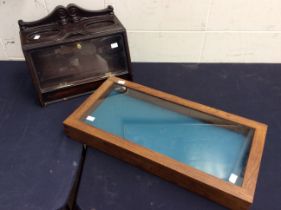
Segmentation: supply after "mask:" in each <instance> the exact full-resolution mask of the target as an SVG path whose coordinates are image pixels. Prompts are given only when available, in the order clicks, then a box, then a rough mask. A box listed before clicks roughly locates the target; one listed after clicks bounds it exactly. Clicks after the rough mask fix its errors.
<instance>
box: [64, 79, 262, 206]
mask: <svg viewBox="0 0 281 210" xmlns="http://www.w3.org/2000/svg"><path fill="white" fill-rule="evenodd" d="M120 81H121V83H122V84H123V83H124V86H125V87H128V88H131V89H134V90H137V91H140V92H143V93H146V94H148V95H152V96H155V97H157V98H161V99H164V100H166V101H170V102H173V103H176V104H179V105H182V106H185V107H188V108H191V109H193V110H197V111H200V112H203V113H206V114H209V115H212V116H215V117H219V118H222V119H225V120H228V121H231V122H234V123H239V124H241V125H244V126H247V127H249V128H253V129H254V135H253V139H252V144H251V147H250V152H249V157H248V161H247V165H246V169H245V173H244V180H243V183H242V186H237V185H234V184H231V183H229V182H226V181H224V180H221V179H219V178H216V177H214V176H211V175H208V174H206V173H204V172H202V171H199V170H197V169H195V168H192V167H190V166H187V165H185V164H183V163H180V162H178V161H176V160H174V159H171V158H169V157H167V156H165V155H162V154H159V153H157V152H153V151H152V150H149V149H146V148H144V147H142V146H139V145H137V144H134V143H132V142H129V141H127V140H125V139H123V138H121V137H118V136H115V135H113V134H110V133H108V132H105V131H103V130H101V129H98V128H95V127H92V126H90V125H87V124H86V123H84V122H82V121H81V120H80V119H81V118H82V116H83V114H84V113H85V112H86V111H87V110H88V109H90V107H92V105H93V104H95V103H97V102H98V100H99V99H100V98H101V97H103V96H104V95H105V94H106V93H107V90H109V89H110V88H111V87H112V85H113V84H116V83H120ZM64 129H65V132H66V134H67V135H68V136H70V137H71V138H73V139H75V140H78V141H80V142H82V143H85V144H87V145H89V146H91V147H94V148H97V149H99V150H101V151H103V152H105V153H107V154H110V155H112V156H114V157H117V158H119V159H122V160H124V161H126V162H129V163H131V164H134V165H136V166H139V167H141V168H143V169H144V170H146V171H148V172H150V173H153V174H155V175H158V176H160V177H162V178H164V179H166V180H169V181H172V182H174V183H176V184H178V185H180V186H182V187H185V188H186V189H188V190H191V191H193V192H196V193H198V194H200V195H202V196H204V197H207V198H208V199H211V200H213V201H215V202H217V203H219V204H221V205H223V206H225V207H228V208H230V209H248V208H249V207H250V206H251V204H252V203H253V198H254V193H255V188H256V183H257V178H258V172H259V167H260V161H261V158H262V152H263V147H264V143H265V136H266V131H267V125H265V124H263V123H259V122H256V121H253V120H249V119H246V118H244V117H240V116H237V115H234V114H230V113H227V112H224V111H221V110H217V109H214V108H211V107H208V106H205V105H202V104H199V103H196V102H192V101H189V100H185V99H182V98H179V97H177V96H174V95H170V94H167V93H164V92H161V91H158V90H155V89H152V88H148V87H145V86H142V85H139V84H136V83H133V82H129V81H125V80H123V79H120V78H117V77H110V78H108V79H107V80H106V81H105V82H104V83H103V84H102V85H101V86H100V88H99V89H98V90H97V91H96V92H95V93H93V94H92V95H91V96H90V97H89V98H88V99H87V100H86V101H85V102H84V103H83V104H82V105H81V106H80V107H79V108H78V109H77V110H75V111H74V112H73V113H72V114H71V115H70V116H69V117H68V118H67V119H66V120H65V121H64Z"/></svg>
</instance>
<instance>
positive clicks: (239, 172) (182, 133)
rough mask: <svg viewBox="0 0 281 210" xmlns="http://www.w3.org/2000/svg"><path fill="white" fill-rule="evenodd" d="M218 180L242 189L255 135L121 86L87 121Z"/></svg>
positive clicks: (220, 120) (97, 106)
mask: <svg viewBox="0 0 281 210" xmlns="http://www.w3.org/2000/svg"><path fill="white" fill-rule="evenodd" d="M81 120H82V121H83V122H85V123H87V124H89V125H91V126H94V127H97V128H100V129H102V130H105V131H107V132H109V133H112V134H115V135H117V136H120V137H122V138H125V139H126V140H128V141H131V142H134V143H136V144H139V145H141V146H143V147H146V148H148V149H151V150H153V151H155V152H158V153H161V154H163V155H166V156H168V157H170V158H173V159H175V160H177V161H180V162H182V163H184V164H186V165H189V166H192V167H194V168H196V169H199V170H201V171H203V172H205V173H208V174H210V175H213V176H215V177H217V178H220V179H223V180H225V181H228V182H231V183H233V184H236V185H241V184H242V181H243V175H244V169H245V165H246V162H247V159H248V153H249V148H250V143H251V140H252V136H253V130H252V129H250V128H247V127H244V126H241V125H238V124H235V123H232V122H229V121H226V120H223V119H220V118H217V117H213V116H210V115H208V114H204V113H202V112H198V111H195V110H192V109H189V108H186V107H183V106H180V105H177V104H174V103H171V102H168V101H165V100H162V99H160V98H157V97H153V96H150V95H147V94H144V93H141V92H138V91H135V90H133V89H129V88H126V87H124V86H121V85H117V84H116V85H114V86H113V87H112V88H111V89H110V91H109V92H108V93H107V95H106V96H105V97H104V98H102V99H101V100H100V101H99V102H98V103H97V104H96V105H94V106H93V107H92V108H91V109H90V110H88V112H87V113H85V115H84V116H83V118H82V119H81Z"/></svg>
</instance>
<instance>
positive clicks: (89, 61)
mask: <svg viewBox="0 0 281 210" xmlns="http://www.w3.org/2000/svg"><path fill="white" fill-rule="evenodd" d="M31 56H32V60H33V65H34V66H35V69H36V71H37V75H38V78H39V81H40V88H41V90H42V92H48V91H53V90H58V89H61V88H66V87H69V86H74V85H80V84H83V83H88V82H92V81H97V80H101V79H103V78H106V77H107V76H108V75H111V74H113V75H123V74H127V73H128V72H129V67H128V64H127V55H126V50H125V45H124V40H123V36H122V35H121V34H116V35H111V36H107V37H100V38H95V39H90V40H84V41H77V42H73V43H69V44H63V45H58V46H54V47H48V48H41V49H38V50H33V51H32V52H31Z"/></svg>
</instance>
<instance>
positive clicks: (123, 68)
mask: <svg viewBox="0 0 281 210" xmlns="http://www.w3.org/2000/svg"><path fill="white" fill-rule="evenodd" d="M18 24H19V27H20V38H21V44H22V50H23V53H24V56H25V59H26V62H27V65H28V67H29V70H30V73H31V76H32V80H33V84H34V86H35V88H36V90H37V93H38V98H39V100H40V103H41V105H42V106H44V105H46V104H49V103H51V102H55V101H59V100H65V99H68V98H71V97H74V96H77V95H81V94H85V93H88V92H91V91H93V90H94V89H96V88H97V87H98V86H99V85H100V84H101V83H102V82H103V81H104V80H105V79H106V78H107V77H108V76H109V75H116V76H119V77H123V78H126V79H131V73H130V72H131V66H130V65H131V61H130V53H129V48H128V41H127V35H126V30H125V28H124V26H123V25H122V24H121V22H120V21H119V20H118V19H117V17H116V16H115V15H114V12H113V7H112V6H108V7H107V8H106V9H104V10H99V11H88V10H85V9H82V8H80V7H78V6H76V5H74V4H70V5H68V6H67V7H63V6H58V7H56V8H55V9H54V11H53V12H52V13H50V14H49V15H48V16H46V17H45V18H42V19H40V20H37V21H34V22H24V21H22V20H20V21H19V22H18Z"/></svg>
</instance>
